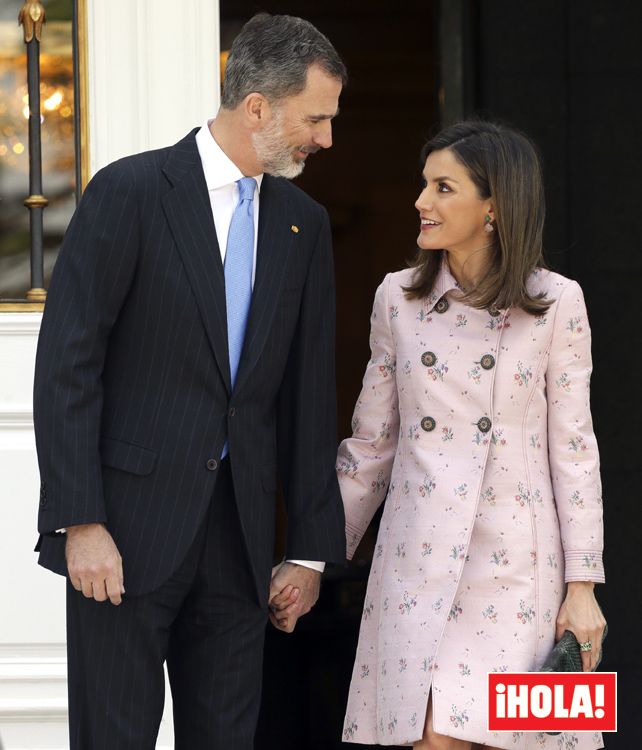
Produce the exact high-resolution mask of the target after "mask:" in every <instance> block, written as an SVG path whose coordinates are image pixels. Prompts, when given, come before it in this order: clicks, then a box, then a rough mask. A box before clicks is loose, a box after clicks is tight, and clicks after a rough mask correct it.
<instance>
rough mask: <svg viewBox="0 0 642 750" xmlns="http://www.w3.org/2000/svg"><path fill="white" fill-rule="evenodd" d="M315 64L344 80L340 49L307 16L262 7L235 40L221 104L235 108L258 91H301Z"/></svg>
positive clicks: (280, 94) (270, 95)
mask: <svg viewBox="0 0 642 750" xmlns="http://www.w3.org/2000/svg"><path fill="white" fill-rule="evenodd" d="M311 65H318V66H319V67H320V68H321V69H322V70H324V71H325V72H326V73H328V75H330V76H331V77H333V78H336V79H337V80H339V81H341V83H342V85H345V84H346V82H347V79H348V74H347V71H346V67H345V65H344V64H343V61H342V60H341V58H340V57H339V54H338V53H337V51H336V50H335V48H334V47H333V46H332V44H331V43H330V41H329V39H328V38H327V37H326V36H324V35H323V34H322V33H321V32H320V31H319V30H318V29H317V28H315V27H314V26H313V25H312V24H311V23H310V22H309V21H305V20H303V19H302V18H296V17H295V16H278V15H275V16H272V15H269V14H268V13H258V14H257V15H255V16H253V17H252V18H251V19H250V20H249V21H248V22H247V23H246V24H245V26H243V28H242V29H241V31H240V33H239V35H238V36H237V37H236V39H235V40H234V42H233V44H232V48H231V50H230V55H229V57H228V60H227V65H226V68H225V79H224V81H223V94H222V96H221V106H222V107H224V108H225V109H235V108H236V107H237V106H238V105H239V104H240V103H241V102H242V101H243V99H245V97H246V96H247V95H248V94H251V93H252V92H254V91H256V92H258V93H260V94H263V96H265V98H266V99H267V100H268V101H270V102H274V101H278V100H279V99H283V98H284V97H286V96H294V95H296V94H299V93H301V91H303V89H304V88H305V83H306V78H307V73H308V68H309V67H310V66H311Z"/></svg>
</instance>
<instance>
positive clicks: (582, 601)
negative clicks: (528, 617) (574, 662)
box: [555, 581, 606, 672]
mask: <svg viewBox="0 0 642 750" xmlns="http://www.w3.org/2000/svg"><path fill="white" fill-rule="evenodd" d="M605 625H606V620H605V619H604V615H603V614H602V610H601V609H600V607H599V605H598V603H597V601H596V600H595V594H594V593H593V583H592V582H591V581H571V582H570V583H569V584H568V586H567V591H566V599H565V600H564V602H563V603H562V606H561V607H560V611H559V614H558V615H557V622H556V631H555V640H556V641H558V640H559V639H560V638H561V637H562V635H563V634H564V631H565V630H570V631H571V632H572V633H573V635H574V636H575V637H576V638H577V642H578V643H586V642H587V641H590V643H591V650H590V651H581V656H582V666H583V668H584V671H585V672H592V671H593V670H594V669H595V668H596V666H597V661H598V658H599V656H600V651H601V649H602V634H603V633H604V626H605Z"/></svg>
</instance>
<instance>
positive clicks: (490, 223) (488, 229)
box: [484, 214, 495, 234]
mask: <svg viewBox="0 0 642 750" xmlns="http://www.w3.org/2000/svg"><path fill="white" fill-rule="evenodd" d="M484 220H485V222H486V223H485V224H484V232H488V234H490V233H491V232H494V231H495V227H494V226H493V220H492V219H491V217H490V214H486V216H485V217H484Z"/></svg>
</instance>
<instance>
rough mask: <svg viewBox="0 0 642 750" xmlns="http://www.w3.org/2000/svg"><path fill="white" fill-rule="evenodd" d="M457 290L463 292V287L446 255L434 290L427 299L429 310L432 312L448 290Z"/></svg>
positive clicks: (442, 260)
mask: <svg viewBox="0 0 642 750" xmlns="http://www.w3.org/2000/svg"><path fill="white" fill-rule="evenodd" d="M452 291H456V292H458V293H461V288H460V286H459V284H458V283H457V279H455V277H454V276H453V275H452V273H451V272H450V266H449V265H448V259H447V258H446V255H445V253H444V255H443V256H442V259H441V265H440V267H439V273H438V274H437V278H436V280H435V285H434V287H433V289H432V292H431V293H430V294H429V295H428V299H427V300H426V306H427V308H428V309H427V312H432V310H433V308H434V307H435V305H436V304H437V302H439V300H440V299H441V298H442V297H443V296H444V295H445V294H447V293H448V292H452Z"/></svg>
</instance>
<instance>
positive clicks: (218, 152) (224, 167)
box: [196, 120, 325, 573]
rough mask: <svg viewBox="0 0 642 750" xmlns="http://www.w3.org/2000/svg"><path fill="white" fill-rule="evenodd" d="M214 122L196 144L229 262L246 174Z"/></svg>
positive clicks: (316, 566)
mask: <svg viewBox="0 0 642 750" xmlns="http://www.w3.org/2000/svg"><path fill="white" fill-rule="evenodd" d="M211 122H212V121H211V120H208V121H207V122H206V123H205V124H204V125H203V127H202V128H201V129H200V130H199V131H198V133H197V134H196V147H197V148H198V153H199V156H200V157H201V163H202V164H203V172H204V173H205V182H206V184H207V191H208V193H209V196H210V205H211V206H212V215H213V217H214V228H215V229H216V238H217V239H218V246H219V248H220V251H221V261H222V262H223V264H225V251H226V249H227V235H228V232H229V230H230V223H231V222H232V214H233V213H234V210H235V209H236V206H237V204H238V202H239V188H238V185H237V184H236V183H237V180H240V179H241V178H242V177H246V176H247V175H244V174H243V173H242V172H241V170H240V169H239V168H238V167H237V166H236V164H234V162H233V161H232V160H231V159H230V158H229V157H228V156H227V155H226V154H225V152H224V151H223V149H222V148H221V147H220V146H219V145H218V143H217V142H216V141H215V140H214V136H213V135H212V133H211V132H210V129H209V126H210V123H211ZM252 177H254V179H255V180H256V191H255V193H254V200H253V209H254V261H253V265H252V287H254V280H255V278H256V249H257V238H258V233H259V231H258V230H259V201H260V195H261V183H262V181H263V175H262V174H259V175H252ZM287 562H291V563H296V564H297V565H303V566H304V567H306V568H312V569H313V570H317V571H319V572H320V573H322V572H323V570H324V569H325V563H324V562H317V561H314V560H288V561H287Z"/></svg>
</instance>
